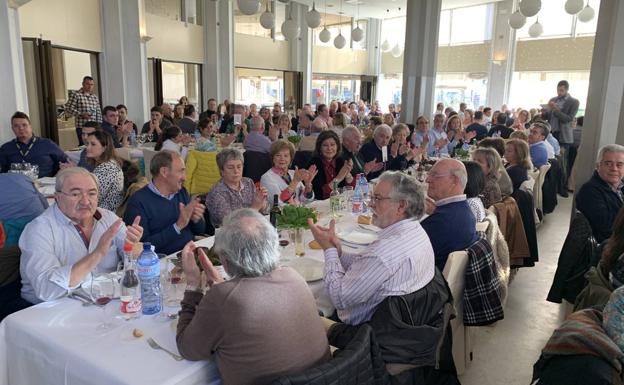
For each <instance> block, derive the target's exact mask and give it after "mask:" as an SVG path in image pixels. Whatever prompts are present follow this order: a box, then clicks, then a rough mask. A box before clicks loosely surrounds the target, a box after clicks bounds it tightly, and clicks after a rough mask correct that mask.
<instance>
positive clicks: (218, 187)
mask: <svg viewBox="0 0 624 385" xmlns="http://www.w3.org/2000/svg"><path fill="white" fill-rule="evenodd" d="M243 162H244V158H243V154H242V153H241V152H240V151H239V150H237V149H235V148H225V149H223V150H222V151H221V152H219V153H218V154H217V166H218V167H219V173H220V174H221V179H219V181H218V182H217V183H216V184H215V185H214V186H212V188H211V189H210V191H208V194H206V208H207V209H208V212H209V214H210V222H211V223H212V225H213V226H214V227H219V226H221V222H222V221H223V218H224V217H225V216H226V215H227V214H228V213H231V212H232V211H234V210H237V209H240V208H243V207H251V208H253V209H255V210H258V211H261V212H262V213H264V214H267V213H268V212H269V211H268V208H269V204H268V201H267V190H266V189H265V188H264V187H260V189H256V186H255V184H254V182H253V181H252V180H251V179H249V178H243Z"/></svg>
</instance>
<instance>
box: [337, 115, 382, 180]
mask: <svg viewBox="0 0 624 385" xmlns="http://www.w3.org/2000/svg"><path fill="white" fill-rule="evenodd" d="M361 146H362V133H361V132H360V130H359V129H358V128H357V127H355V126H353V125H348V126H347V127H345V129H344V130H343V131H342V152H341V153H340V157H341V158H343V159H344V160H345V161H346V160H349V159H350V160H351V161H352V162H353V167H352V168H351V175H353V176H354V177H355V176H356V175H358V174H361V173H364V174H365V175H368V174H369V173H371V172H377V171H380V170H382V169H383V166H384V164H383V163H381V162H377V160H375V159H373V160H371V161H370V162H366V163H365V162H364V160H363V159H362V157H361V155H360V154H359V152H360V147H361Z"/></svg>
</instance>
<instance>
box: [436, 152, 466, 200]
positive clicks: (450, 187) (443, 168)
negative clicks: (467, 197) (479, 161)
mask: <svg viewBox="0 0 624 385" xmlns="http://www.w3.org/2000/svg"><path fill="white" fill-rule="evenodd" d="M467 181H468V174H467V173H466V166H464V164H463V163H462V162H460V161H458V160H456V159H441V160H439V161H438V162H437V163H436V164H435V165H434V166H433V167H432V168H431V171H430V172H429V175H428V176H427V183H428V184H429V189H428V192H427V194H428V195H429V197H430V198H432V199H433V200H435V201H438V200H440V199H444V198H449V197H452V196H456V195H462V194H463V193H464V189H465V188H466V182H467Z"/></svg>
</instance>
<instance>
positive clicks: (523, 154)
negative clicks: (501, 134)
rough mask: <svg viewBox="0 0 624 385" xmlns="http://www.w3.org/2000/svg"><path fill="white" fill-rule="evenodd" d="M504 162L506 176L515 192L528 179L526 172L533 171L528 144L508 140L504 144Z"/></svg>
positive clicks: (522, 141) (521, 141) (516, 140)
mask: <svg viewBox="0 0 624 385" xmlns="http://www.w3.org/2000/svg"><path fill="white" fill-rule="evenodd" d="M505 160H507V168H506V170H507V174H508V175H509V178H511V184H512V185H513V189H514V191H516V190H517V189H519V188H520V186H521V185H522V183H523V182H524V181H525V180H528V179H529V174H528V172H529V171H530V170H533V163H531V156H530V155H529V145H528V143H527V142H525V141H524V140H521V139H509V141H507V144H505Z"/></svg>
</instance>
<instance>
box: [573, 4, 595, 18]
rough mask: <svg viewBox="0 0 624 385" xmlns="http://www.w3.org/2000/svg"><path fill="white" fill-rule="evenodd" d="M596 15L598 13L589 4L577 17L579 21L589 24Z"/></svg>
mask: <svg viewBox="0 0 624 385" xmlns="http://www.w3.org/2000/svg"><path fill="white" fill-rule="evenodd" d="M595 14H596V11H594V9H593V8H592V7H590V6H589V3H588V4H587V6H586V7H585V8H583V10H582V11H581V12H579V14H578V15H576V17H577V18H578V20H579V21H581V22H583V23H587V22H588V21H591V19H593V18H594V15H595Z"/></svg>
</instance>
